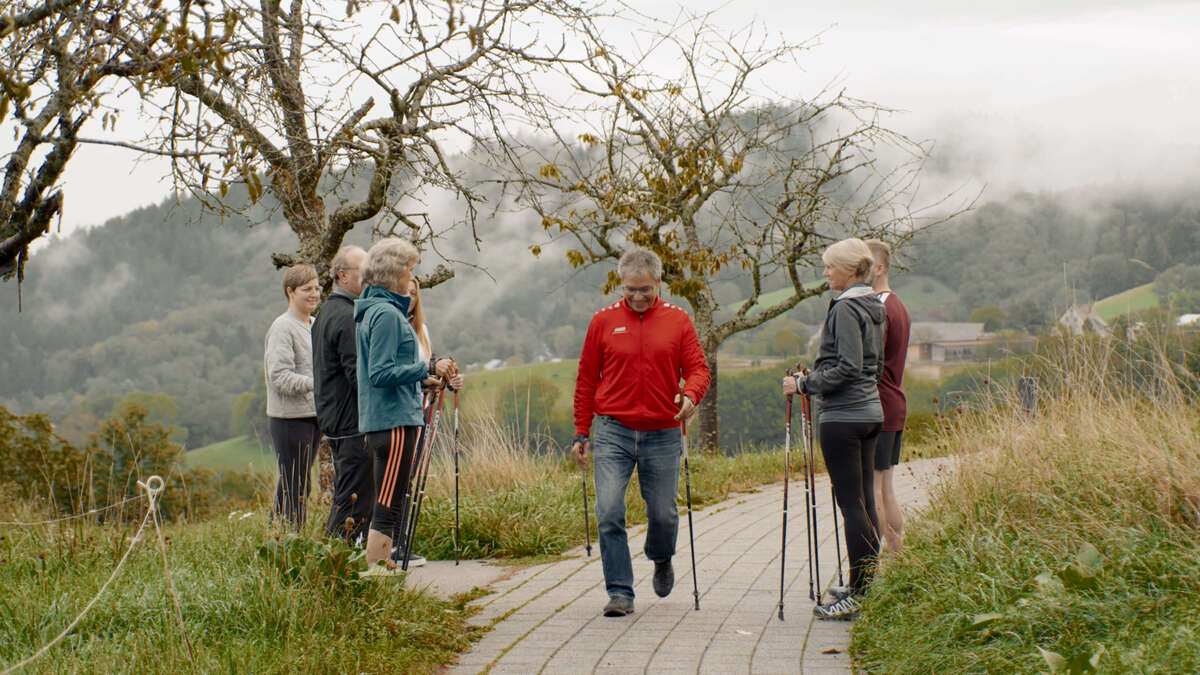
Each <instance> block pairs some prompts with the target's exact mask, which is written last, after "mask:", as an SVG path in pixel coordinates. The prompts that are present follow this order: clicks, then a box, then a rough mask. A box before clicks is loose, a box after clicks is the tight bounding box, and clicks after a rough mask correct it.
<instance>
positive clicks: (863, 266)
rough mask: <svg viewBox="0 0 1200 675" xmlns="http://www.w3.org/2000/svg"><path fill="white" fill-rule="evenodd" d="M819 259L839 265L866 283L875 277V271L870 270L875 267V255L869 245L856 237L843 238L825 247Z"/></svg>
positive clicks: (832, 264) (827, 263) (828, 263)
mask: <svg viewBox="0 0 1200 675" xmlns="http://www.w3.org/2000/svg"><path fill="white" fill-rule="evenodd" d="M821 260H823V261H825V264H826V265H829V266H830V267H840V268H841V269H844V270H846V271H848V272H851V273H853V274H854V276H856V277H858V278H859V279H862V280H863V281H865V282H867V283H871V282H872V281H874V279H875V273H874V272H873V271H872V270H873V268H874V267H875V256H874V255H872V253H871V247H869V246H867V244H866V242H864V241H863V240H862V239H859V238H857V237H851V238H850V239H843V240H841V241H839V242H837V243H835V244H833V245H832V246H830V247H829V248H827V249H825V252H824V253H822V254H821Z"/></svg>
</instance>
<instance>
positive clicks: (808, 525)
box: [800, 394, 817, 600]
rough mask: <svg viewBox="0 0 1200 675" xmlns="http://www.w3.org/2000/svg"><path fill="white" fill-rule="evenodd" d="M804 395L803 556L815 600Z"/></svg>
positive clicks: (802, 395)
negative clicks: (805, 558) (804, 538)
mask: <svg viewBox="0 0 1200 675" xmlns="http://www.w3.org/2000/svg"><path fill="white" fill-rule="evenodd" d="M805 398H806V397H805V395H804V394H800V459H801V461H802V463H803V465H804V466H803V469H804V509H805V510H804V531H805V534H806V535H807V537H806V538H807V548H805V555H806V556H807V557H808V599H809V600H815V599H816V597H817V596H816V595H815V594H814V593H813V528H812V525H813V524H812V519H811V518H809V517H808V515H809V502H811V501H812V489H811V486H810V485H809V480H808V453H807V448H808V436H807V434H808V427H807V426H806V425H805V423H804V419H805V418H804V411H805V409H806V408H807V406H806V405H805V403H804V399H805Z"/></svg>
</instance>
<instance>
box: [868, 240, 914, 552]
mask: <svg viewBox="0 0 1200 675" xmlns="http://www.w3.org/2000/svg"><path fill="white" fill-rule="evenodd" d="M867 246H868V247H869V248H870V249H871V253H872V255H874V257H875V281H874V283H873V284H872V285H871V288H872V290H874V291H875V292H876V293H877V294H878V295H879V300H880V302H882V303H883V309H884V311H885V312H887V319H886V322H885V324H884V336H883V373H882V375H881V377H880V378H879V401H880V403H882V404H883V431H881V432H880V434H879V439H878V440H877V441H876V444H875V508H876V511H877V512H878V514H879V526H880V528H881V529H882V530H883V533H882V534H883V539H884V541H885V542H886V543H887V549H888V551H890V552H892V553H898V552H899V551H900V545H901V540H902V537H903V533H904V514H903V513H902V512H901V511H900V502H899V500H897V499H896V491H895V489H894V488H893V487H892V469H893V467H895V466H896V465H897V464H899V463H900V438H901V436H903V435H904V419H905V418H906V417H907V416H908V408H907V405H906V402H905V399H904V387H903V383H904V359H905V356H907V354H908V332H909V328H910V327H911V322H910V321H909V319H908V310H907V309H906V308H905V307H904V303H902V302H900V298H898V297H897V296H896V294H895V293H893V292H892V289H891V287H890V286H889V285H888V268H889V267H890V265H891V250H890V249H889V248H888V245H887V244H885V243H883V242H882V241H879V240H878V239H871V240H869V241H867Z"/></svg>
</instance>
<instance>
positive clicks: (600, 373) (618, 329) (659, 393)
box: [575, 298, 712, 434]
mask: <svg viewBox="0 0 1200 675" xmlns="http://www.w3.org/2000/svg"><path fill="white" fill-rule="evenodd" d="M681 376H682V377H683V378H684V379H685V382H684V385H683V393H684V394H686V395H688V396H689V397H690V398H691V399H692V400H693V401H695V402H696V403H699V402H700V399H702V398H704V394H705V393H706V392H707V391H708V386H709V384H710V383H711V382H712V375H711V374H710V373H709V371H708V362H707V361H705V359H704V350H703V349H701V348H700V339H699V338H698V337H697V336H696V329H695V328H694V327H693V326H692V319H691V317H690V316H688V313H687V312H686V311H684V309H683V308H682V307H680V306H678V305H674V304H671V303H669V302H663V299H662V298H657V299H656V300H655V301H654V304H653V305H651V306H650V309H647V310H646V311H645V312H644V313H642V314H638V313H637V312H635V311H633V310H632V309H630V308H629V305H627V304H625V301H624V300H620V301H618V302H615V303H613V304H611V305H609V306H607V307H605V308H604V309H601V310H600V311H598V312H596V314H595V315H593V316H592V322H591V323H590V324H589V325H588V332H587V338H586V339H585V340H584V342H583V353H582V354H581V355H580V356H579V374H578V376H577V377H576V379H575V433H578V434H586V433H588V430H589V429H591V427H592V417H593V415H609V416H611V417H614V418H616V419H617V420H618V421H619V422H621V424H624V425H625V426H627V427H629V428H630V429H634V430H636V431H655V430H658V429H670V428H672V427H678V426H679V422H677V421H676V420H675V419H674V417H675V415H676V414H678V413H679V406H678V404H676V403H675V396H676V394H678V393H679V389H680V387H679V379H680V377H681Z"/></svg>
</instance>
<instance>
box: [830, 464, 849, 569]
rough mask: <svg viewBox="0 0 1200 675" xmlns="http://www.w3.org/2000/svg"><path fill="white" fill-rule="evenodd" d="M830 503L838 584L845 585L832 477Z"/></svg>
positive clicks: (835, 496)
mask: <svg viewBox="0 0 1200 675" xmlns="http://www.w3.org/2000/svg"><path fill="white" fill-rule="evenodd" d="M826 472H828V467H826ZM829 504H830V506H831V507H832V508H833V545H834V547H835V549H836V551H837V561H838V585H839V586H845V585H846V582H845V581H843V580H842V535H841V534H839V533H840V532H841V531H842V530H841V528H839V527H838V519H837V513H838V505H837V493H836V492H834V491H833V479H832V478H831V479H830V480H829Z"/></svg>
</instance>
